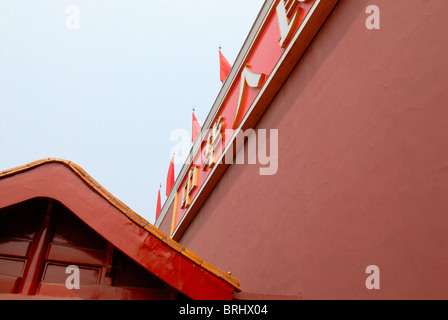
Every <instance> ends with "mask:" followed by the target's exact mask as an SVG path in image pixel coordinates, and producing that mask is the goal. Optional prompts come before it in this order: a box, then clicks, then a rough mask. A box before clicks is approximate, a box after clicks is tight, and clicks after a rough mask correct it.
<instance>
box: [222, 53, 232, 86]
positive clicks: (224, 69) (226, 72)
mask: <svg viewBox="0 0 448 320" xmlns="http://www.w3.org/2000/svg"><path fill="white" fill-rule="evenodd" d="M231 68H232V67H231V66H230V63H229V62H228V61H227V59H226V58H224V56H223V55H222V53H221V48H219V78H220V80H221V81H222V82H223V81H224V80H226V78H227V76H228V75H229V72H230V69H231Z"/></svg>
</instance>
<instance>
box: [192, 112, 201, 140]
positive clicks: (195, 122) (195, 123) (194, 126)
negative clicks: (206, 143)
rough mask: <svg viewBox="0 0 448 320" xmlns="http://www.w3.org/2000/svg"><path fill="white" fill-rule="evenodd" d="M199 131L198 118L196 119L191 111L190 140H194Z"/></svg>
mask: <svg viewBox="0 0 448 320" xmlns="http://www.w3.org/2000/svg"><path fill="white" fill-rule="evenodd" d="M199 132H201V125H200V124H199V121H198V119H196V117H195V115H194V111H193V123H192V125H191V142H194V141H195V140H196V138H197V136H198V135H199Z"/></svg>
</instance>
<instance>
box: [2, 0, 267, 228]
mask: <svg viewBox="0 0 448 320" xmlns="http://www.w3.org/2000/svg"><path fill="white" fill-rule="evenodd" d="M263 3H264V1H263V0H171V1H155V0H88V1H87V0H70V1H66V0H33V1H30V0H0V155H1V156H0V171H3V170H7V169H10V168H13V167H16V166H20V165H24V164H27V163H29V162H32V161H35V160H40V159H44V158H49V157H52V158H60V159H66V160H70V161H73V162H74V163H76V164H77V165H79V166H81V167H82V168H83V169H84V170H85V171H87V173H88V174H89V175H91V176H92V177H93V178H94V179H95V180H96V181H97V182H99V183H100V184H101V185H102V186H103V187H104V188H105V189H107V190H108V191H109V192H110V193H112V194H113V195H114V196H115V197H116V198H118V199H120V200H121V201H122V202H124V203H125V204H126V205H127V206H129V207H130V208H131V209H132V210H133V211H135V212H136V213H137V214H139V215H140V216H142V217H143V218H145V219H146V220H148V221H149V222H151V223H154V221H155V213H156V203H157V192H158V188H159V184H160V183H162V192H161V196H162V205H163V202H164V201H165V199H166V196H165V184H166V177H167V172H168V167H169V163H170V159H171V155H172V150H173V147H174V146H175V145H177V144H179V137H177V138H176V137H175V135H174V136H172V134H173V132H176V130H177V131H179V130H183V131H187V132H189V133H190V134H191V121H192V120H191V119H192V108H193V106H194V107H195V115H196V117H197V119H198V121H199V122H200V124H201V125H202V124H203V123H204V121H205V119H206V117H207V115H208V113H209V111H210V110H211V107H212V106H213V103H214V101H215V99H216V97H217V96H218V93H219V90H220V89H221V87H222V83H221V82H220V81H219V60H218V48H219V46H220V45H221V46H222V53H223V55H224V56H225V57H226V58H227V60H228V61H229V63H230V64H233V62H234V61H235V59H236V57H237V55H238V53H239V51H240V50H241V47H242V45H243V43H244V41H245V39H246V37H247V35H248V33H249V31H250V29H251V27H252V25H253V24H254V22H255V19H256V17H257V15H258V13H259V11H260V9H261V7H262V5H263ZM185 157H186V155H184V158H182V155H177V156H176V163H175V173H176V177H177V175H178V173H179V172H180V169H181V168H182V165H183V160H182V159H185ZM0 196H1V195H0Z"/></svg>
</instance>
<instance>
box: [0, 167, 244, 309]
mask: <svg viewBox="0 0 448 320" xmlns="http://www.w3.org/2000/svg"><path fill="white" fill-rule="evenodd" d="M0 194H1V197H0V298H13V299H14V298H17V299H29V298H32V299H39V298H56V299H58V298H69V299H176V298H181V297H182V298H185V297H186V298H190V299H200V300H202V299H214V300H224V299H233V294H234V293H235V292H239V291H240V289H239V281H238V280H237V279H235V278H233V277H232V276H230V275H229V274H227V273H225V272H223V271H221V270H219V269H218V268H216V267H214V266H212V265H210V264H209V263H207V262H205V261H203V260H202V259H201V258H199V257H198V256H196V255H195V254H193V253H192V252H190V251H188V250H187V249H185V248H184V247H182V246H181V245H179V244H178V243H177V242H175V241H173V240H172V239H170V238H169V237H167V236H166V235H165V234H164V233H162V232H161V231H160V230H158V229H157V228H155V227H154V226H153V225H151V224H150V223H148V222H147V221H146V220H144V219H143V218H142V217H140V216H139V215H138V214H136V213H135V212H133V211H132V210H131V209H130V208H128V207H127V206H126V205H125V204H123V203H122V202H121V201H119V200H118V199H116V198H115V197H114V196H113V195H111V194H110V193H109V192H108V191H106V190H105V189H104V188H103V187H102V186H100V185H99V184H98V183H97V182H96V181H95V180H94V179H93V178H92V177H90V176H89V175H88V174H87V173H86V172H85V171H84V170H83V169H81V168H80V167H79V166H77V165H76V164H74V163H73V162H70V161H66V160H59V159H51V158H49V159H44V160H40V161H36V162H33V163H30V164H27V165H24V166H21V167H17V168H13V169H10V170H6V171H3V172H0ZM69 265H75V266H77V267H78V268H79V270H80V272H79V277H80V284H81V285H80V288H79V289H68V287H67V286H66V280H67V277H68V276H69V275H70V274H67V273H66V272H67V267H68V266H69Z"/></svg>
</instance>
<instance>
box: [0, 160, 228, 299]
mask: <svg viewBox="0 0 448 320" xmlns="http://www.w3.org/2000/svg"><path fill="white" fill-rule="evenodd" d="M0 194H2V197H1V198H0V208H6V207H9V206H11V205H14V204H19V203H22V202H24V201H27V200H29V199H33V198H36V197H45V198H51V199H54V200H55V201H56V203H62V204H63V205H64V207H66V208H67V209H69V210H70V211H69V212H70V214H72V215H73V216H76V219H79V220H80V221H82V223H83V225H84V226H86V227H87V229H90V230H94V233H96V234H97V235H98V236H100V237H101V238H102V239H104V242H101V241H99V242H97V240H98V238H95V237H90V236H87V237H86V238H91V239H92V241H86V242H84V243H83V241H84V240H83V239H84V238H82V237H81V238H80V237H76V232H71V231H70V230H72V231H73V230H76V229H78V228H73V229H70V228H68V232H65V231H64V230H67V228H65V227H64V228H63V227H61V226H62V224H64V221H66V219H65V218H64V217H62V218H61V216H59V217H58V219H55V221H56V222H55V224H56V228H55V235H54V237H53V238H52V239H51V241H52V243H53V244H56V243H58V244H62V243H63V244H65V245H68V246H80V247H89V246H93V247H94V248H103V250H106V247H107V242H109V243H110V244H111V245H113V247H115V248H117V249H118V250H117V252H124V253H125V254H126V256H127V257H129V258H131V259H129V258H126V259H125V262H124V263H123V269H122V270H126V265H127V264H128V263H130V262H129V261H132V260H133V261H135V262H133V263H136V264H138V265H139V266H140V268H142V269H143V270H145V272H146V274H147V275H148V276H147V277H148V282H151V281H150V280H151V279H155V278H158V279H161V280H162V281H163V283H165V284H167V285H168V286H169V287H172V288H173V289H175V290H177V291H179V292H181V293H183V294H185V295H186V296H188V297H190V298H194V299H232V298H233V296H232V294H233V292H234V291H235V288H234V287H233V286H232V285H231V284H229V283H228V282H226V281H224V280H222V279H220V278H219V277H217V276H216V275H215V274H213V273H211V272H210V271H208V270H206V269H204V268H202V267H200V266H198V265H197V263H196V262H194V261H192V260H191V259H189V258H187V257H186V256H184V255H183V254H181V253H180V252H178V251H176V250H175V249H173V248H171V247H170V246H169V245H167V244H165V243H164V242H162V240H160V239H159V238H157V237H156V236H155V235H153V234H151V233H150V232H148V231H147V230H145V229H143V228H142V227H141V226H140V225H138V224H137V223H136V222H135V221H133V220H131V219H129V218H128V217H127V216H126V215H125V214H123V212H121V211H120V210H118V209H117V208H116V207H114V206H112V205H111V203H110V202H109V201H108V200H106V199H105V198H104V197H102V196H101V195H99V194H98V193H96V192H94V191H92V189H91V188H90V187H89V186H88V185H86V184H85V182H84V181H82V180H81V179H80V178H79V177H78V176H77V175H76V174H74V172H73V171H72V170H71V169H70V168H68V167H67V166H66V165H64V164H61V163H58V162H50V163H47V164H44V165H41V166H38V167H35V168H33V169H32V170H28V171H25V172H22V173H20V174H16V175H14V176H12V177H8V178H3V179H0ZM55 210H56V211H57V212H58V213H59V214H60V212H59V211H58V210H59V209H57V208H56V209H55ZM69 220H70V218H68V219H67V221H69ZM58 221H59V222H58ZM59 223H60V224H59ZM67 225H70V223H67ZM79 230H81V229H79ZM83 230H85V229H83ZM83 232H84V231H82V233H80V234H84V233H83ZM41 233H42V232H40V233H38V235H37V236H36V237H35V241H37V243H38V244H39V243H40V242H39V240H40V239H41V237H42V236H41ZM43 247H44V246H39V248H43ZM89 249H92V247H90V248H89ZM42 251H43V250H42ZM45 254H46V253H45ZM44 257H45V255H44ZM30 258H31V260H33V259H32V258H34V256H30ZM36 261H39V259H37V260H36ZM41 262H42V261H41ZM101 267H105V266H101ZM34 268H35V267H34ZM120 272H121V271H120V269H119V268H114V267H113V266H112V269H111V275H114V276H115V277H117V278H120V277H121V278H123V275H121V274H119V273H120ZM36 274H37V273H36ZM131 278H132V277H131ZM129 279H130V277H128V280H126V282H125V283H124V284H128V283H131V282H130V280H129ZM137 280H138V279H136V278H134V279H133V281H132V283H135V282H137ZM27 281H28V280H27Z"/></svg>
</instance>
